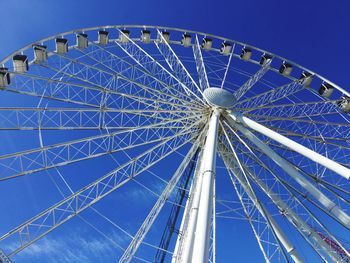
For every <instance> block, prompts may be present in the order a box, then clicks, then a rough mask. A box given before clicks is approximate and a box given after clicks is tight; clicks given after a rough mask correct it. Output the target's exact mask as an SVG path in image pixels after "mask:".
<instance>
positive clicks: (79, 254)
mask: <svg viewBox="0 0 350 263" xmlns="http://www.w3.org/2000/svg"><path fill="white" fill-rule="evenodd" d="M108 236H109V237H110V239H111V240H113V241H114V242H115V243H118V244H119V245H122V246H125V244H123V243H125V241H126V237H122V236H120V235H119V234H118V233H116V232H113V231H112V232H111V233H110V235H108ZM7 248H8V249H9V248H11V245H9V246H8V247H7ZM119 253H121V250H120V249H119V248H117V247H116V246H115V245H114V244H112V242H111V241H109V240H107V239H106V238H104V237H100V236H92V237H91V236H90V237H88V238H87V237H86V236H83V235H80V234H73V233H72V234H69V235H66V236H65V237H63V238H52V237H47V238H44V239H42V240H41V241H40V242H38V243H34V244H33V245H31V246H29V247H28V248H26V249H24V250H23V251H22V252H21V253H19V254H18V255H17V256H16V257H15V258H14V259H15V260H16V262H37V261H40V262H53V263H56V262H57V263H66V262H87V263H89V262H96V260H98V261H99V262H106V261H115V260H117V258H118V255H119Z"/></svg>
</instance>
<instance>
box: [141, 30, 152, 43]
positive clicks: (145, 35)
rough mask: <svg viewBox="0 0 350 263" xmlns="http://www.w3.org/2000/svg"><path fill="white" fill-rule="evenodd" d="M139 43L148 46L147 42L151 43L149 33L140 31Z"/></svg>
mask: <svg viewBox="0 0 350 263" xmlns="http://www.w3.org/2000/svg"><path fill="white" fill-rule="evenodd" d="M141 41H142V42H143V43H145V44H148V43H149V42H151V31H149V30H142V31H141Z"/></svg>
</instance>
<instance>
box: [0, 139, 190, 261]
mask: <svg viewBox="0 0 350 263" xmlns="http://www.w3.org/2000/svg"><path fill="white" fill-rule="evenodd" d="M181 137H182V135H180V136H179V135H176V136H173V137H172V138H169V139H167V140H164V141H162V142H160V143H159V144H157V145H155V146H153V147H152V148H150V149H149V150H147V151H145V152H143V153H142V154H140V155H138V156H137V157H135V158H133V159H131V160H130V161H128V162H127V163H125V164H123V165H121V166H119V167H118V168H116V169H115V170H113V171H111V172H110V173H108V174H106V175H104V176H103V177H101V178H99V179H98V180H96V181H95V182H93V183H91V184H89V185H87V186H86V187H84V188H82V189H81V190H79V191H77V192H75V193H74V194H72V195H71V196H69V197H67V198H65V199H63V200H62V201H60V202H59V203H57V204H55V205H53V206H52V207H50V208H49V209H47V210H45V211H44V212H42V213H40V214H38V215H37V216H35V217H33V218H32V219H30V220H28V221H26V222H25V223H23V224H21V225H20V226H18V227H16V228H14V229H13V230H11V231H10V232H8V233H7V234H5V235H3V236H2V237H1V238H0V241H3V240H5V239H9V238H14V239H15V240H17V242H18V243H17V244H16V245H15V246H14V247H13V250H12V251H11V252H10V253H8V256H13V255H15V254H17V253H18V252H20V251H21V250H23V249H24V248H26V247H28V246H29V245H31V244H32V243H34V242H36V241H37V240H39V239H40V238H42V237H44V236H45V235H46V234H48V233H49V232H51V231H52V230H54V229H55V228H57V227H59V226H60V225H62V224H63V223H65V222H66V221H68V220H69V219H71V218H73V217H74V216H76V215H78V214H79V213H80V212H82V211H83V210H85V209H86V208H88V207H89V206H91V205H93V204H94V203H96V202H97V201H99V200H101V199H102V198H103V197H105V196H107V195H108V194H110V193H112V192H113V191H114V190H116V189H117V188H119V187H121V186H122V185H124V184H125V183H127V182H128V181H130V180H132V179H133V178H135V177H136V176H138V175H139V174H141V173H142V172H144V171H146V170H147V169H149V168H150V167H151V166H153V165H155V164H156V163H158V162H159V161H160V160H162V159H164V158H165V157H166V156H168V155H170V154H171V153H173V152H175V151H176V150H178V149H180V148H181V147H182V146H183V145H185V144H186V143H188V142H189V140H185V141H184V140H182V139H181ZM72 208H73V209H72Z"/></svg>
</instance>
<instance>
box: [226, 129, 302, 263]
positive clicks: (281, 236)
mask: <svg viewBox="0 0 350 263" xmlns="http://www.w3.org/2000/svg"><path fill="white" fill-rule="evenodd" d="M225 137H226V140H227V142H228V143H229V146H230V148H231V151H232V152H233V153H234V154H235V152H234V148H233V146H232V144H231V142H230V140H229V138H228V136H227V134H226V133H225ZM220 146H221V147H222V146H223V145H220ZM226 151H227V150H226ZM221 156H222V157H223V159H224V161H225V164H226V165H227V169H228V170H229V171H230V169H234V168H233V167H232V166H231V165H230V164H231V161H229V159H228V158H229V157H230V156H227V155H225V151H223V152H221ZM235 159H236V163H238V164H239V166H240V169H241V171H240V172H239V171H238V169H234V170H233V171H234V176H235V177H236V178H237V179H238V181H239V182H240V184H241V185H242V187H243V188H244V191H245V193H246V194H247V195H248V197H249V199H250V200H251V201H252V202H253V204H254V206H255V207H256V208H257V210H258V211H259V213H260V214H261V215H262V216H263V218H264V219H265V221H266V222H265V224H266V225H267V226H268V227H269V229H270V231H271V232H272V234H273V235H274V236H275V238H276V239H277V240H278V242H277V244H275V245H276V247H277V248H278V249H279V251H280V253H282V254H283V255H284V251H283V249H282V248H281V247H280V244H279V243H281V244H282V245H283V246H284V247H285V249H286V251H287V252H288V253H289V254H290V256H291V257H292V258H293V260H294V261H295V262H303V260H302V259H301V258H300V256H299V254H298V252H297V250H296V249H295V247H294V246H293V245H292V244H291V243H290V241H289V240H288V238H287V236H286V235H285V233H283V231H282V230H281V228H280V227H279V226H278V225H277V223H276V222H275V220H274V219H273V218H272V216H271V215H269V213H268V212H267V209H266V208H265V207H264V205H263V204H262V203H261V202H260V201H259V199H258V198H257V197H256V194H255V193H254V190H253V188H252V187H251V185H250V183H249V180H248V177H247V175H246V174H245V172H244V169H243V167H242V164H241V163H240V161H239V159H238V156H237V155H235ZM240 173H242V174H243V175H244V177H245V178H244V177H242V176H241V175H240ZM229 174H230V177H231V173H229ZM231 181H232V183H233V184H234V187H235V190H236V193H237V195H238V196H239V197H240V198H239V199H240V201H241V203H242V206H243V208H244V211H245V213H246V214H247V218H248V221H249V222H250V224H251V227H252V228H253V231H254V233H255V237H256V239H257V241H258V242H259V245H260V248H261V250H262V252H263V254H264V257H265V260H266V261H267V262H269V261H270V260H271V258H272V257H273V256H274V253H272V255H271V256H268V255H267V254H266V253H268V252H269V251H270V249H266V250H267V251H266V252H265V250H264V247H263V245H262V244H261V238H262V235H263V234H260V235H259V234H258V232H257V231H259V229H260V228H259V227H257V228H255V227H254V225H253V222H252V220H251V218H252V217H253V215H252V214H251V213H253V212H251V213H249V212H248V210H247V207H246V205H245V203H244V201H243V198H242V196H241V194H240V192H239V191H238V188H237V186H236V184H235V183H234V181H233V179H232V177H231ZM270 242H271V241H267V242H266V243H267V244H270ZM270 253H271V252H270ZM286 261H287V262H288V260H286Z"/></svg>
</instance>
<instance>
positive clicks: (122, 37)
mask: <svg viewBox="0 0 350 263" xmlns="http://www.w3.org/2000/svg"><path fill="white" fill-rule="evenodd" d="M129 37H130V31H129V30H127V29H122V30H120V32H119V42H120V43H124V44H125V43H128V42H129Z"/></svg>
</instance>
